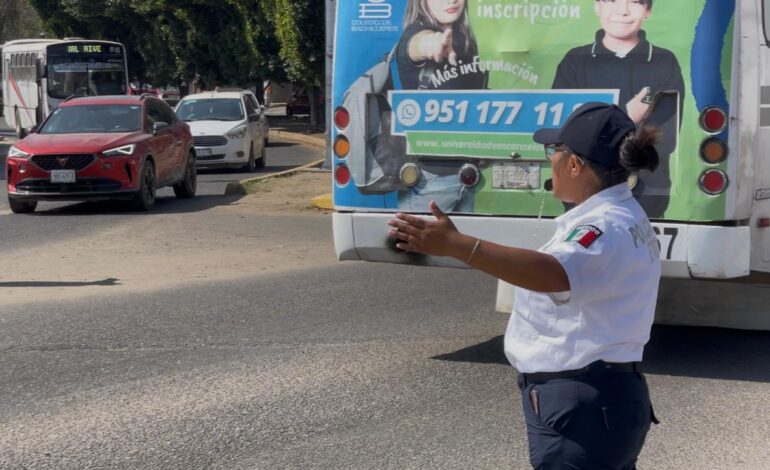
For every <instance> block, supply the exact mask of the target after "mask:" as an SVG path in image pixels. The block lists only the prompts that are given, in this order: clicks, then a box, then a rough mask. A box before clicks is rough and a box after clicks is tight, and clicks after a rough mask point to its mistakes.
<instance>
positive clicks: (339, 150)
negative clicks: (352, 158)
mask: <svg viewBox="0 0 770 470" xmlns="http://www.w3.org/2000/svg"><path fill="white" fill-rule="evenodd" d="M349 153H350V141H349V140H348V138H347V137H345V136H344V135H338V136H337V138H336V139H334V154H335V155H336V156H337V158H345V157H347V156H348V154H349Z"/></svg>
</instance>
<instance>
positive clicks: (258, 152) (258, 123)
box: [176, 90, 268, 171]
mask: <svg viewBox="0 0 770 470" xmlns="http://www.w3.org/2000/svg"><path fill="white" fill-rule="evenodd" d="M176 113H177V115H178V116H179V118H180V119H182V120H183V121H185V122H186V123H187V124H188V125H189V126H190V131H191V132H192V135H193V139H194V141H195V154H196V159H197V166H198V168H221V167H240V168H243V169H245V170H247V171H255V170H256V169H257V168H261V167H263V166H265V147H266V146H267V142H268V125H267V118H266V117H265V114H264V112H263V109H262V106H260V105H259V103H258V102H257V99H256V97H255V96H254V94H252V93H251V92H250V91H246V90H238V91H211V92H205V93H198V94H195V95H188V96H185V97H184V98H183V99H182V100H181V101H180V102H179V104H178V105H177V107H176Z"/></svg>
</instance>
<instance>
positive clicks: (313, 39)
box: [263, 0, 325, 128]
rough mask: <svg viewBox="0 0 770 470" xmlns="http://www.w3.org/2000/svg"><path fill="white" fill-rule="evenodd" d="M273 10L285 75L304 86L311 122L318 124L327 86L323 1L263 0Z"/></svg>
mask: <svg viewBox="0 0 770 470" xmlns="http://www.w3.org/2000/svg"><path fill="white" fill-rule="evenodd" d="M263 5H264V9H265V10H266V11H272V12H273V14H272V16H271V20H272V22H273V24H274V25H275V37H276V38H277V40H278V44H279V56H280V58H281V63H282V64H283V68H284V70H285V71H286V75H287V77H288V78H289V80H291V81H292V82H294V83H298V84H301V85H304V86H305V88H306V89H307V90H308V99H309V102H310V125H311V126H312V127H313V128H316V127H318V123H319V116H320V115H321V114H322V113H323V110H321V109H319V108H320V106H318V103H319V101H320V100H319V96H320V91H321V90H322V89H323V86H324V73H325V69H324V65H325V63H324V59H325V56H324V43H325V34H324V7H325V4H324V2H323V1H320V0H263Z"/></svg>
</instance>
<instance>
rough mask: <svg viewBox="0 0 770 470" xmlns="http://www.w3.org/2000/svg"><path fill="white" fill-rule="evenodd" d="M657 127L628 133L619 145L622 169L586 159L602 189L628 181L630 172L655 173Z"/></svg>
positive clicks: (658, 135)
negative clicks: (647, 171)
mask: <svg viewBox="0 0 770 470" xmlns="http://www.w3.org/2000/svg"><path fill="white" fill-rule="evenodd" d="M660 132H661V131H660V129H658V128H657V127H647V126H643V127H639V128H637V129H636V130H635V131H631V132H629V133H628V134H627V135H626V136H625V137H624V138H623V140H622V141H621V143H620V150H619V158H618V160H619V161H620V165H621V167H622V168H607V167H605V166H604V165H601V164H598V163H596V162H593V161H591V160H588V159H586V163H587V164H588V166H589V167H591V169H592V170H593V171H594V173H596V175H597V176H598V177H599V180H600V181H601V183H602V187H603V188H609V187H610V186H615V185H616V184H620V183H623V182H625V181H626V180H628V176H629V175H630V174H631V172H635V171H639V170H650V171H655V169H656V168H657V167H658V163H659V162H660V157H659V156H658V151H657V150H656V149H655V144H656V143H658V139H659V138H660Z"/></svg>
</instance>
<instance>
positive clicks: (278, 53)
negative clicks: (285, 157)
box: [5, 0, 324, 123]
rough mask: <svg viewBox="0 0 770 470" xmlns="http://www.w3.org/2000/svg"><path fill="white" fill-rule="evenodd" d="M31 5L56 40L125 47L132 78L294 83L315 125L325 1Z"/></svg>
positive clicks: (107, 0)
mask: <svg viewBox="0 0 770 470" xmlns="http://www.w3.org/2000/svg"><path fill="white" fill-rule="evenodd" d="M5 1H9V2H10V1H14V2H15V1H19V2H22V1H25V0H5ZM26 1H28V2H29V3H31V4H32V6H33V7H34V8H35V10H36V11H37V13H38V14H39V16H40V18H41V19H42V22H43V24H44V25H45V26H46V27H47V29H48V30H49V31H50V33H51V34H52V35H53V36H54V37H72V36H76V37H84V38H88V39H107V40H113V41H118V42H121V43H123V44H125V45H126V50H127V52H128V61H129V71H130V73H131V75H132V77H137V78H139V79H140V80H143V81H149V82H153V83H156V84H158V85H166V84H181V83H190V82H193V81H194V80H195V81H200V82H202V84H203V86H204V87H205V88H212V87H214V86H221V85H234V86H249V85H255V84H260V83H261V81H262V80H264V79H272V80H276V81H284V80H289V81H291V82H293V83H297V84H301V85H304V86H306V87H307V88H308V90H310V93H311V121H313V123H315V122H316V121H317V118H316V116H317V115H318V110H317V109H315V108H316V106H315V105H316V104H317V102H318V99H317V96H318V93H319V90H320V89H322V87H323V82H324V2H323V1H321V0H26ZM260 89H261V88H259V87H258V90H260Z"/></svg>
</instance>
